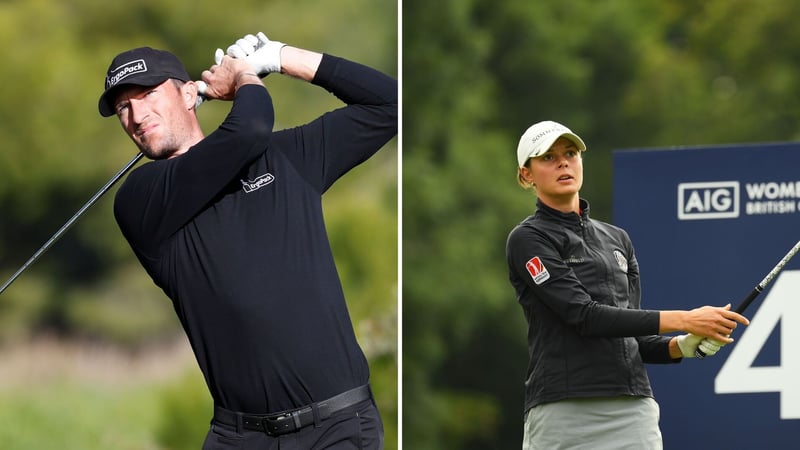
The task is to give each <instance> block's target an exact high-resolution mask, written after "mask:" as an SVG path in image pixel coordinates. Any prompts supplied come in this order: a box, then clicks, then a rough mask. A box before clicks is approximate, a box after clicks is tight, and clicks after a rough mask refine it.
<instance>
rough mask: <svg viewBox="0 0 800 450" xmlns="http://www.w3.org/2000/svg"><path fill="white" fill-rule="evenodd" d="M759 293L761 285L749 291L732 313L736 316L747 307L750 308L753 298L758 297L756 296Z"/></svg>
mask: <svg viewBox="0 0 800 450" xmlns="http://www.w3.org/2000/svg"><path fill="white" fill-rule="evenodd" d="M761 291H763V289H762V288H761V285H758V286H756V287H755V288H754V289H753V290H752V291H750V293H749V294H747V297H745V298H744V300H742V302H741V303H739V306H737V307H736V309H734V310H733V311H734V312H736V313H738V314H741V313H743V312H744V310H745V309H747V307H748V306H750V303H753V300H755V298H756V297H758V294H760V293H761Z"/></svg>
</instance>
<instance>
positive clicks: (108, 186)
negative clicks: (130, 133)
mask: <svg viewBox="0 0 800 450" xmlns="http://www.w3.org/2000/svg"><path fill="white" fill-rule="evenodd" d="M196 83H197V84H198V91H199V94H200V95H198V96H197V103H196V104H195V108H198V107H200V105H202V104H203V102H204V101H207V98H206V97H205V96H204V95H203V94H204V93H205V91H206V84H205V83H204V82H202V81H197V82H196ZM142 156H144V155H143V154H142V153H138V154H137V155H136V156H134V157H133V159H131V160H130V161H129V162H128V164H125V166H124V167H123V168H122V169H121V170H120V171H119V172H117V173H116V175H114V176H113V177H111V179H110V180H108V182H107V183H106V184H105V185H104V186H103V187H101V188H100V190H99V191H97V193H96V194H94V195H93V196H92V198H90V199H89V201H88V202H86V204H84V205H83V206H82V207H81V209H79V210H78V212H76V213H75V215H73V216H72V217H71V218H70V219H69V220H68V221H67V222H66V223H65V224H64V225H63V226H62V227H61V228H59V229H58V231H56V232H55V234H53V236H51V237H50V239H48V240H47V242H45V243H44V245H42V246H41V248H39V250H37V251H36V253H34V254H33V256H31V257H30V259H28V261H26V262H25V264H23V265H22V267H20V268H19V270H17V271H16V272H14V275H11V278H9V279H8V280H6V282H5V283H3V285H2V286H0V294H2V293H3V291H5V290H6V288H8V286H10V285H11V283H13V282H14V280H16V279H17V278H18V277H19V276H20V275H21V274H22V272H24V271H25V269H27V268H28V267H29V266H30V265H31V264H33V263H34V262H36V260H38V259H39V258H40V257H41V256H42V255H43V254H44V253H45V252H46V251H47V250H48V249H50V247H52V246H53V244H55V243H56V242H57V241H58V240H59V239H61V236H63V235H64V233H66V232H67V230H69V229H70V228H71V227H72V226H73V225H74V224H75V222H76V221H77V220H78V219H80V217H81V216H82V215H83V214H84V213H85V212H86V210H88V209H89V208H91V207H92V205H94V204H95V203H96V202H97V200H99V199H100V197H102V196H103V195H104V194H105V193H106V192H107V191H108V190H109V189H111V187H112V186H114V184H115V183H116V182H117V181H119V179H120V178H122V176H123V175H125V174H126V173H127V172H128V171H129V170H131V169H132V168H133V166H135V165H136V163H137V162H139V160H140V159H142Z"/></svg>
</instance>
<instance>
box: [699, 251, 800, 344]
mask: <svg viewBox="0 0 800 450" xmlns="http://www.w3.org/2000/svg"><path fill="white" fill-rule="evenodd" d="M798 250H800V241H797V243H796V244H794V247H792V248H791V250H789V252H788V253H787V254H786V256H784V257H783V259H781V260H780V261H778V264H776V265H775V267H773V268H772V270H770V271H769V273H768V274H767V276H765V277H764V279H763V280H761V282H760V283H758V284H757V285H756V287H755V288H753V290H752V291H750V293H749V294H747V297H745V298H744V300H742V302H741V303H740V304H739V306H737V307H736V309H735V310H734V311H736V312H737V313H739V314H741V313H743V312H744V310H745V309H747V307H748V306H750V303H752V302H753V300H755V298H756V297H758V294H760V293H761V291H763V290H764V288H766V287H767V285H768V284H769V283H770V282H772V279H773V278H775V276H776V275H778V272H780V271H781V269H783V266H785V265H786V264H787V263H788V262H789V260H790V259H792V257H793V256H794V255H795V253H797V251H798ZM706 339H708V338H706ZM694 355H695V356H696V357H698V358H704V357H705V356H706V354H705V353H703V351H702V350H700V348H699V347H698V348H697V350H695V352H694Z"/></svg>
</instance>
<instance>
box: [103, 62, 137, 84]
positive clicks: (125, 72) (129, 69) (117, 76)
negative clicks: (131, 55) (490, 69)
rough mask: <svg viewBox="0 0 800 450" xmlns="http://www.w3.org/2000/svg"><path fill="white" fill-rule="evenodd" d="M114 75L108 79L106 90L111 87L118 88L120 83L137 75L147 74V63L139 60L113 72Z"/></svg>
mask: <svg viewBox="0 0 800 450" xmlns="http://www.w3.org/2000/svg"><path fill="white" fill-rule="evenodd" d="M111 72H112V73H113V75H109V76H108V77H106V89H108V88H110V87H111V86H116V85H117V84H118V83H119V82H120V81H122V80H124V79H125V78H127V77H129V76H131V75H133V74H135V73H142V72H147V63H145V61H144V60H143V59H137V60H135V61H131V62H129V63H125V64H123V65H121V66H119V67H117V68H116V69H114V70H112V71H111Z"/></svg>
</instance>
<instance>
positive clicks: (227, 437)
mask: <svg viewBox="0 0 800 450" xmlns="http://www.w3.org/2000/svg"><path fill="white" fill-rule="evenodd" d="M243 443H244V436H243V435H242V434H241V433H237V432H236V430H235V429H233V428H232V427H229V426H226V425H222V424H218V423H212V424H211V428H210V429H209V430H208V434H207V435H206V439H205V441H204V442H203V450H241V449H242V448H243V446H242V445H243Z"/></svg>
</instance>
